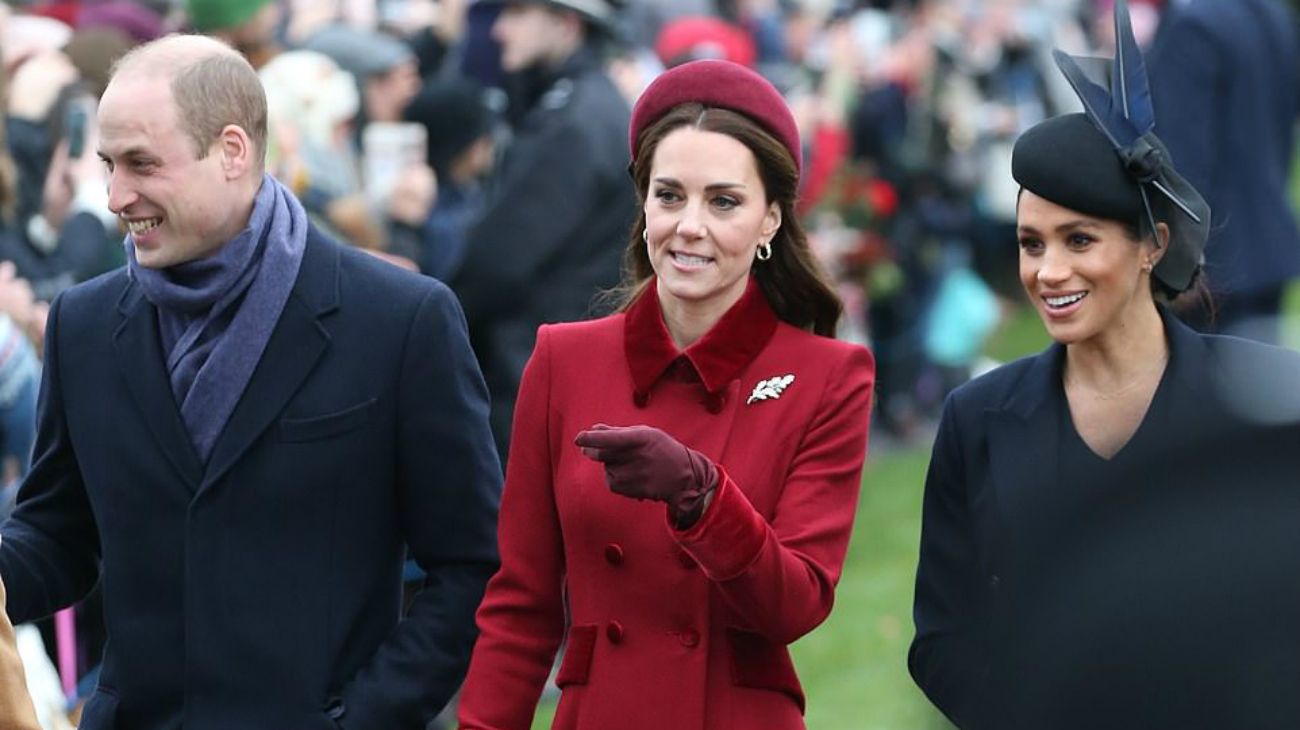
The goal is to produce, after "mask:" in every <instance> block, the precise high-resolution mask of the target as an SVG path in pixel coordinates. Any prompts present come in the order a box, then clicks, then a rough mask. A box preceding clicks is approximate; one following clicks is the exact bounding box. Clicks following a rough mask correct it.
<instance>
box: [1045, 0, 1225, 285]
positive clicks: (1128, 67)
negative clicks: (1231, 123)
mask: <svg viewBox="0 0 1300 730" xmlns="http://www.w3.org/2000/svg"><path fill="white" fill-rule="evenodd" d="M1052 56H1053V58H1055V59H1056V65H1057V67H1059V68H1060V69H1061V72H1062V73H1064V74H1065V78H1066V80H1068V81H1069V82H1070V86H1072V87H1074V91H1075V93H1076V94H1078V95H1079V100H1080V101H1082V102H1083V108H1084V112H1085V113H1086V114H1087V116H1088V118H1089V120H1091V121H1092V123H1093V124H1094V125H1096V127H1097V129H1099V130H1100V131H1101V132H1102V134H1104V135H1105V136H1106V139H1107V140H1108V141H1109V142H1110V144H1111V146H1113V147H1114V148H1115V152H1116V154H1118V155H1119V157H1120V160H1121V161H1122V162H1123V164H1124V168H1125V170H1126V171H1127V172H1128V174H1129V176H1130V177H1132V179H1133V180H1134V181H1135V182H1136V183H1138V186H1137V187H1138V190H1139V191H1140V192H1141V194H1142V207H1143V209H1144V210H1145V212H1146V217H1147V222H1148V223H1149V224H1150V226H1151V231H1152V233H1153V234H1154V233H1155V230H1156V226H1155V223H1156V221H1155V215H1154V213H1153V212H1152V209H1151V197H1150V196H1151V191H1155V192H1158V193H1159V194H1161V195H1163V196H1164V197H1165V198H1166V199H1168V200H1169V202H1170V203H1172V204H1173V205H1174V206H1175V207H1176V208H1177V209H1178V213H1181V215H1179V214H1178V213H1175V214H1174V215H1172V216H1171V218H1170V220H1168V221H1167V223H1168V225H1169V250H1168V251H1166V252H1165V255H1164V256H1163V257H1161V259H1160V263H1158V264H1157V265H1156V268H1155V272H1154V273H1155V275H1156V276H1157V277H1159V278H1160V280H1161V281H1163V282H1164V283H1165V284H1167V285H1168V286H1170V287H1172V288H1173V289H1175V290H1177V291H1185V290H1186V289H1187V288H1188V287H1189V286H1191V282H1192V279H1193V277H1194V276H1195V275H1196V272H1197V270H1198V269H1199V268H1200V267H1201V265H1202V264H1204V262H1205V242H1206V239H1207V238H1208V237H1209V231H1210V206H1209V204H1207V203H1206V202H1205V199H1204V198H1202V197H1201V194H1200V193H1198V192H1197V191H1196V188H1194V187H1192V185H1191V183H1189V182H1187V180H1185V179H1184V178H1183V177H1182V176H1181V175H1179V174H1178V171H1177V170H1175V169H1174V166H1173V161H1172V160H1171V159H1170V157H1169V153H1168V151H1167V150H1166V149H1165V146H1164V144H1163V143H1162V142H1161V141H1160V139H1159V138H1157V137H1156V135H1155V133H1154V132H1153V131H1152V130H1153V129H1154V128H1155V125H1156V119H1155V111H1154V109H1153V108H1152V104H1151V89H1150V87H1149V85H1148V83H1147V73H1146V66H1145V64H1144V63H1143V62H1142V53H1141V51H1140V50H1139V49H1138V44H1137V39H1136V38H1134V37H1133V26H1132V24H1131V23H1130V22H1129V15H1128V3H1127V2H1126V0H1115V59H1114V61H1110V60H1107V59H1101V58H1075V57H1073V56H1070V55H1069V54H1067V53H1064V52H1062V51H1060V50H1055V51H1053V52H1052ZM1157 243H1158V240H1157Z"/></svg>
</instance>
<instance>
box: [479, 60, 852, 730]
mask: <svg viewBox="0 0 1300 730" xmlns="http://www.w3.org/2000/svg"><path fill="white" fill-rule="evenodd" d="M629 136H630V143H631V147H632V159H633V164H632V173H633V178H634V180H635V183H636V187H637V191H638V193H639V194H640V198H641V200H642V202H643V208H642V210H643V214H642V216H641V217H640V220H638V222H637V225H636V227H635V229H634V234H633V236H632V240H631V241H630V243H629V245H628V250H627V254H626V271H627V272H628V273H627V276H626V281H625V282H624V287H623V292H624V293H625V294H624V296H625V301H624V305H623V307H622V308H621V311H620V312H619V313H617V314H615V315H613V316H610V317H607V318H604V319H600V320H596V321H592V322H582V323H574V324H563V325H549V326H544V327H542V328H541V329H540V330H539V332H538V336H537V345H536V348H535V350H534V351H533V355H532V359H531V360H530V361H529V364H528V367H527V368H526V370H525V372H524V378H523V383H522V385H521V387H520V393H519V406H518V410H517V411H516V414H515V423H514V434H513V439H512V442H511V453H510V462H509V466H508V468H507V477H506V488H505V494H504V497H503V501H502V505H501V524H500V533H499V534H500V538H499V539H500V547H501V570H500V572H498V573H497V575H496V576H495V577H494V578H493V579H492V581H491V583H490V584H489V585H488V589H487V596H486V597H485V599H484V601H483V604H482V606H481V608H480V609H479V613H478V624H479V628H480V630H481V635H480V637H479V639H478V643H477V644H476V646H475V649H474V656H473V660H472V661H471V664H470V670H469V677H468V679H467V680H466V684H465V688H464V692H463V694H462V697H461V704H460V723H461V727H462V728H471V729H474V730H486V729H491V730H526V728H528V727H530V724H531V721H532V717H533V712H534V710H535V708H536V704H537V698H538V696H539V694H540V692H541V690H542V686H543V684H544V683H545V681H546V678H547V676H548V673H549V671H550V669H551V666H552V662H553V660H554V657H555V655H556V651H557V650H558V649H559V648H560V646H561V644H563V646H564V661H563V663H562V665H561V667H560V670H559V674H558V676H557V677H556V684H558V685H559V687H560V688H561V690H562V695H561V698H560V705H559V708H558V710H557V713H556V719H555V724H554V726H553V727H555V728H564V729H571V728H572V729H586V730H614V729H618V730H637V729H638V728H646V729H647V730H649V729H650V728H653V729H654V730H663V729H664V728H672V729H673V730H704V729H705V728H707V729H708V730H719V729H725V728H759V727H761V728H765V729H771V730H782V729H785V728H802V727H804V724H803V718H802V715H803V710H804V696H803V692H802V690H801V688H800V686H799V681H798V678H797V677H796V676H795V672H794V667H793V665H792V664H791V661H790V655H789V653H788V652H787V649H786V647H787V645H788V644H790V643H791V642H793V641H795V640H796V639H798V638H799V637H801V636H803V635H804V634H806V633H808V632H809V631H811V630H812V629H813V628H815V627H816V626H817V625H818V624H820V623H821V622H822V621H823V620H825V618H826V616H827V615H828V614H829V613H830V610H831V604H832V602H833V597H834V591H835V584H836V582H837V581H838V579H839V576H840V569H841V566H842V564H843V561H844V554H845V550H846V548H847V546H848V541H849V532H850V528H851V527H852V522H853V515H854V511H855V508H856V505H857V496H858V487H859V482H860V479H861V471H862V463H863V459H864V457H865V454H866V446H867V422H868V408H869V403H870V395H871V386H872V380H873V375H874V369H875V368H874V364H873V361H872V358H871V354H870V353H869V352H868V351H867V350H865V349H863V348H861V347H858V346H854V345H850V344H846V343H842V342H837V341H835V340H834V339H831V337H830V335H831V334H832V332H833V329H834V326H835V322H836V320H837V318H838V316H839V314H840V303H839V300H838V299H837V298H836V296H835V294H834V293H833V292H832V290H831V289H830V287H829V286H828V285H827V284H826V282H825V280H824V278H823V277H822V275H821V273H820V271H819V269H818V267H817V265H816V263H815V261H814V259H813V255H812V253H811V252H810V251H809V249H808V245H807V241H806V240H805V237H804V233H803V231H802V230H801V229H800V227H799V224H798V221H797V220H796V219H795V217H794V201H795V191H796V188H797V186H798V180H799V171H800V165H801V156H800V152H799V138H798V133H797V131H796V129H795V124H794V120H793V118H792V117H791V115H790V111H789V109H788V108H787V107H786V105H785V103H784V101H783V100H782V98H781V96H780V95H779V94H778V93H777V91H776V90H775V89H774V88H772V86H771V85H770V84H768V82H766V81H765V80H763V79H762V77H760V76H758V75H757V74H755V73H753V72H752V71H749V70H748V69H745V68H744V67H741V66H738V65H736V64H732V63H730V62H726V61H715V60H710V61H697V62H693V63H688V64H685V65H683V66H679V67H677V68H675V69H673V70H671V71H668V72H667V73H665V74H663V75H662V76H660V77H659V78H658V79H657V80H656V81H655V82H654V83H652V84H651V85H650V87H649V88H648V89H647V90H646V92H645V93H644V94H643V95H642V97H641V99H640V100H639V101H638V103H637V106H636V108H635V109H634V110H633V114H632V128H631V131H630V135H629Z"/></svg>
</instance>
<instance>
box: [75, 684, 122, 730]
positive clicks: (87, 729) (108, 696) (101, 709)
mask: <svg viewBox="0 0 1300 730" xmlns="http://www.w3.org/2000/svg"><path fill="white" fill-rule="evenodd" d="M117 703H118V699H117V695H115V694H113V693H111V692H109V691H108V690H106V689H104V688H103V687H96V688H95V692H94V693H93V694H92V695H90V699H89V700H88V701H87V702H86V706H85V707H84V708H82V710H81V724H80V725H78V726H77V727H78V728H79V729H80V730H116V728H117Z"/></svg>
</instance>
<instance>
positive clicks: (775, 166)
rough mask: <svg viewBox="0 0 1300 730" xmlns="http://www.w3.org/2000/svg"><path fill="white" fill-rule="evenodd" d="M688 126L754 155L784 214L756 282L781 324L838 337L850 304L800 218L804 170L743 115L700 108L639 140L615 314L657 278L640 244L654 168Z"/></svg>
mask: <svg viewBox="0 0 1300 730" xmlns="http://www.w3.org/2000/svg"><path fill="white" fill-rule="evenodd" d="M682 127H691V128H694V129H698V130H700V131H704V132H717V133H719V134H725V135H727V136H728V137H731V138H733V139H735V140H737V141H739V142H740V143H742V144H744V145H745V146H746V147H748V148H749V149H750V151H751V152H753V153H754V158H755V160H756V161H757V163H758V173H759V177H760V178H761V179H762V181H763V188H764V191H765V192H766V195H767V202H772V201H775V202H776V204H777V206H778V207H780V209H781V227H780V228H779V229H778V230H777V232H776V235H775V236H774V237H773V238H772V241H771V244H772V258H771V259H769V260H767V261H756V262H754V268H753V276H754V277H755V278H756V279H758V285H759V288H760V289H761V290H762V292H763V295H764V297H766V298H767V301H768V304H770V305H771V307H772V310H773V311H774V312H776V316H777V317H779V318H780V319H781V320H782V321H784V322H787V323H789V324H791V325H794V326H795V327H799V328H800V329H804V330H810V331H812V332H815V333H817V334H819V335H824V336H827V337H833V336H834V335H835V324H836V323H837V322H838V321H839V318H840V314H841V312H842V311H843V309H844V305H843V304H842V303H841V302H840V298H839V296H838V295H836V293H835V290H834V289H832V288H831V286H830V284H829V283H828V281H827V278H826V275H825V273H824V272H823V271H822V268H821V265H820V264H819V263H818V262H817V259H816V258H815V257H814V255H813V252H812V250H811V249H810V248H809V247H808V237H807V235H806V234H805V233H804V230H803V226H802V225H800V223H799V218H798V216H797V215H796V214H795V199H796V196H797V194H798V187H799V171H798V168H796V167H795V162H794V158H793V157H792V156H791V155H790V151H789V150H787V149H786V148H785V146H784V145H782V144H781V143H780V142H778V141H777V140H776V138H775V137H773V136H772V135H771V134H769V133H768V132H767V131H766V130H764V129H763V128H762V127H760V126H759V125H758V124H757V123H755V122H754V121H752V120H750V119H749V118H748V117H746V116H744V115H743V114H738V113H736V112H733V111H730V110H727V109H719V108H716V107H706V106H704V105H703V104H698V103H687V104H682V105H679V106H677V107H674V108H673V109H672V110H671V111H669V112H668V113H667V114H664V115H663V117H661V118H660V119H658V120H657V121H655V123H654V124H651V125H649V126H648V127H646V129H645V131H643V132H642V133H641V136H640V137H639V138H638V140H637V149H638V150H639V154H638V156H637V159H636V160H635V161H634V162H633V163H632V179H633V182H634V184H635V185H636V192H637V197H638V199H639V200H640V202H641V209H640V212H639V213H638V214H637V220H636V223H635V224H634V225H633V226H632V231H631V233H630V235H629V237H628V243H627V248H626V249H625V250H624V252H623V280H622V282H621V283H620V284H619V286H618V288H616V289H615V290H614V291H613V292H612V295H613V297H614V300H615V302H616V304H617V309H618V310H619V311H623V310H626V309H627V308H628V307H629V306H631V304H632V302H633V301H635V300H636V298H637V297H639V296H640V295H641V293H642V292H643V291H645V289H646V287H647V286H648V285H649V283H650V279H651V277H652V276H654V269H653V268H652V267H651V266H650V256H649V254H648V253H647V252H646V244H645V241H644V239H642V235H643V231H645V224H646V221H645V201H646V197H647V195H648V194H649V189H650V167H651V165H652V163H653V161H654V156H655V150H657V149H658V147H659V144H660V143H661V142H662V141H663V140H664V138H665V137H667V136H668V134H669V133H670V132H673V131H675V130H677V129H680V128H682Z"/></svg>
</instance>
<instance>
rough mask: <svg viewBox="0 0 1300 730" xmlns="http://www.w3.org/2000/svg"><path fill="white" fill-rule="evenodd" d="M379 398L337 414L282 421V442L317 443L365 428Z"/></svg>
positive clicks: (284, 419) (283, 419)
mask: <svg viewBox="0 0 1300 730" xmlns="http://www.w3.org/2000/svg"><path fill="white" fill-rule="evenodd" d="M378 402H379V399H378V398H371V399H370V400H368V401H365V402H364V403H358V404H357V405H355V406H350V407H348V408H344V409H343V410H341V411H337V412H335V413H327V414H325V415H323V416H312V417H310V418H282V419H280V440H281V441H316V440H318V439H324V438H329V437H330V436H338V435H339V434H343V433H347V432H348V431H351V430H353V429H355V428H360V427H361V426H364V425H365V424H366V423H367V422H368V421H369V420H370V417H371V416H372V415H373V414H374V411H375V404H376V403H378Z"/></svg>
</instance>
